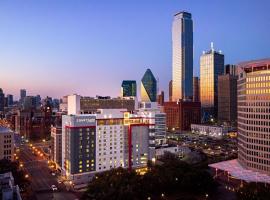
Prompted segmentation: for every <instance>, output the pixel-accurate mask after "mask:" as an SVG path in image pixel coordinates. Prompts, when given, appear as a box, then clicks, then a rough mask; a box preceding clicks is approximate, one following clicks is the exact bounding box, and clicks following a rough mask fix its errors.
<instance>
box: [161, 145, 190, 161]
mask: <svg viewBox="0 0 270 200" xmlns="http://www.w3.org/2000/svg"><path fill="white" fill-rule="evenodd" d="M166 152H168V153H172V154H175V155H176V156H178V157H181V158H183V157H184V156H185V155H186V154H188V153H189V152H191V150H190V149H189V147H187V146H180V145H171V144H170V145H169V144H166V145H162V146H159V147H156V158H161V157H162V156H164V154H165V153H166Z"/></svg>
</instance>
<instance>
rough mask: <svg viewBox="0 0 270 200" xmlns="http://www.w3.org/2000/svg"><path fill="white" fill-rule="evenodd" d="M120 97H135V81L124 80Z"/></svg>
mask: <svg viewBox="0 0 270 200" xmlns="http://www.w3.org/2000/svg"><path fill="white" fill-rule="evenodd" d="M121 94H122V97H136V96H137V84H136V81H131V80H124V81H123V82H122V86H121Z"/></svg>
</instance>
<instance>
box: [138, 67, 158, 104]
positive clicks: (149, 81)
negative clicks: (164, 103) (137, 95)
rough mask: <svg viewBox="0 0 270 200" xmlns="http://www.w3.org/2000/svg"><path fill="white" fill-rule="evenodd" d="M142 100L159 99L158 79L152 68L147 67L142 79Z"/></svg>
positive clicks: (151, 100) (154, 100)
mask: <svg viewBox="0 0 270 200" xmlns="http://www.w3.org/2000/svg"><path fill="white" fill-rule="evenodd" d="M141 100H142V102H156V101H157V80H156V78H155V77H154V75H153V73H152V72H151V70H150V69H147V70H146V72H145V74H144V75H143V78H142V80H141Z"/></svg>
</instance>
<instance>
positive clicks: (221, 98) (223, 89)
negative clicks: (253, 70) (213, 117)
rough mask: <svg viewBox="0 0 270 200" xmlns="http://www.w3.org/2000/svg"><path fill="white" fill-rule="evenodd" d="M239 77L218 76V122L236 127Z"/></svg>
mask: <svg viewBox="0 0 270 200" xmlns="http://www.w3.org/2000/svg"><path fill="white" fill-rule="evenodd" d="M236 118H237V76H234V75H230V74H226V75H221V76H218V121H219V122H220V123H225V124H228V125H232V126H234V127H236Z"/></svg>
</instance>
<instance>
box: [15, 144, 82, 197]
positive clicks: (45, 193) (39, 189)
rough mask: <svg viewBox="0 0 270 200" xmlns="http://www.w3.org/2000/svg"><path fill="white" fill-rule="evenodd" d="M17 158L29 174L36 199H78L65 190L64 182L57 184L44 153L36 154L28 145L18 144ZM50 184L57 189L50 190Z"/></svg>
mask: <svg viewBox="0 0 270 200" xmlns="http://www.w3.org/2000/svg"><path fill="white" fill-rule="evenodd" d="M19 160H20V163H21V164H22V167H23V168H24V169H25V171H26V173H27V174H28V175H29V179H30V181H31V189H32V190H33V192H34V193H35V196H36V199H38V200H43V199H44V200H45V199H46V200H47V199H59V200H61V199H66V200H74V199H78V198H77V197H76V196H75V195H74V194H73V193H71V192H67V191H66V188H65V186H64V184H58V181H57V175H54V176H53V175H52V170H51V169H50V168H49V166H48V161H47V160H46V159H45V157H44V155H42V154H37V153H36V152H35V151H34V150H33V149H32V148H31V147H30V146H29V145H21V146H20V153H19ZM52 185H55V186H56V187H57V191H54V192H53V191H52V188H51V186H52Z"/></svg>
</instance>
